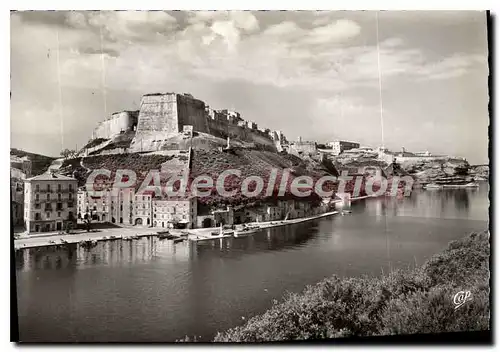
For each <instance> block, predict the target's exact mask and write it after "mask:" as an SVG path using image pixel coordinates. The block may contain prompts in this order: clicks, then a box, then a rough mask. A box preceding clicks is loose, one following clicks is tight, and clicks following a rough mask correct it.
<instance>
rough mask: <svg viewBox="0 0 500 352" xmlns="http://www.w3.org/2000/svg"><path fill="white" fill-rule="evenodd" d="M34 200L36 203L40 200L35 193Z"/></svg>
mask: <svg viewBox="0 0 500 352" xmlns="http://www.w3.org/2000/svg"><path fill="white" fill-rule="evenodd" d="M35 200H36V201H39V200H40V197H39V195H38V193H37V194H35Z"/></svg>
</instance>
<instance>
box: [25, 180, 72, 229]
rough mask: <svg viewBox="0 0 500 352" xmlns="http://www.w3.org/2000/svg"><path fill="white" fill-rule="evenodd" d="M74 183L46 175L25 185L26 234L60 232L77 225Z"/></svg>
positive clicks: (26, 182)
mask: <svg viewBox="0 0 500 352" xmlns="http://www.w3.org/2000/svg"><path fill="white" fill-rule="evenodd" d="M76 192H77V180H76V179H75V178H72V177H67V176H63V175H59V174H54V173H49V174H42V175H39V176H35V177H31V178H28V179H26V180H25V183H24V225H25V227H26V230H27V231H28V232H49V231H63V230H64V229H65V228H66V226H68V225H71V226H74V225H76V211H77V206H76V200H77V199H76V198H77V197H76Z"/></svg>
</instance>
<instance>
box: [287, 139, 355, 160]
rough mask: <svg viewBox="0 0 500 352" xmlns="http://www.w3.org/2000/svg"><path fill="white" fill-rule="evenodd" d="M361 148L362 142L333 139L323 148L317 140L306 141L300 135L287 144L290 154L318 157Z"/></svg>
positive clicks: (336, 154)
mask: <svg viewBox="0 0 500 352" xmlns="http://www.w3.org/2000/svg"><path fill="white" fill-rule="evenodd" d="M356 148H360V144H359V143H356V142H348V141H332V142H328V143H326V145H325V146H324V147H323V148H320V147H319V144H318V143H317V142H315V141H304V140H302V137H299V139H298V140H297V141H294V142H290V143H288V144H287V145H286V146H285V148H284V149H285V150H286V151H287V152H288V153H289V154H293V155H295V156H298V157H301V158H302V157H312V158H314V157H317V156H318V155H320V154H324V155H332V156H338V155H340V154H342V153H344V152H346V151H348V150H351V149H356Z"/></svg>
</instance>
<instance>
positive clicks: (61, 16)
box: [11, 11, 71, 28]
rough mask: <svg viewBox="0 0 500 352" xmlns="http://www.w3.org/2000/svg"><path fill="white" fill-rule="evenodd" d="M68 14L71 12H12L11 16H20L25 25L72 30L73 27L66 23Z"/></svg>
mask: <svg viewBox="0 0 500 352" xmlns="http://www.w3.org/2000/svg"><path fill="white" fill-rule="evenodd" d="M68 13H69V11H12V12H11V15H14V16H18V17H19V18H20V19H21V21H22V22H25V23H36V24H44V25H48V26H60V27H68V28H70V27H71V25H69V24H68V23H67V22H66V16H67V15H68Z"/></svg>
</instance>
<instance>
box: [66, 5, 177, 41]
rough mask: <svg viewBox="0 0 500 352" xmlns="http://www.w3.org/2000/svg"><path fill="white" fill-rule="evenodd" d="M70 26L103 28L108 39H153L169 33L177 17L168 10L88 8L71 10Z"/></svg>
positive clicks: (68, 22)
mask: <svg viewBox="0 0 500 352" xmlns="http://www.w3.org/2000/svg"><path fill="white" fill-rule="evenodd" d="M66 22H67V24H68V25H70V26H72V27H74V28H77V29H88V30H93V31H102V34H103V35H104V36H105V37H106V39H107V40H111V41H117V40H127V39H128V40H145V41H148V40H151V39H152V37H153V38H154V37H155V36H157V35H162V34H165V33H169V32H170V31H171V30H172V29H174V28H175V27H176V24H177V20H176V18H175V17H173V16H172V15H170V14H169V13H167V12H166V11H85V12H70V13H68V15H67V17H66Z"/></svg>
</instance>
